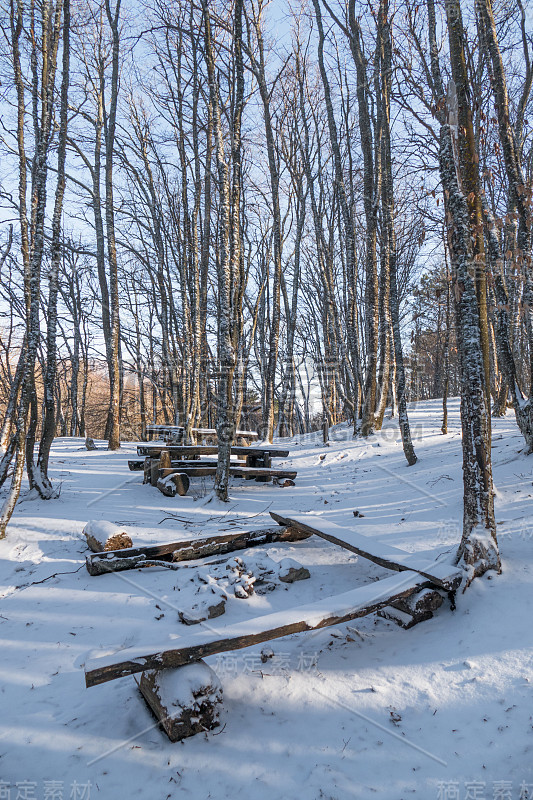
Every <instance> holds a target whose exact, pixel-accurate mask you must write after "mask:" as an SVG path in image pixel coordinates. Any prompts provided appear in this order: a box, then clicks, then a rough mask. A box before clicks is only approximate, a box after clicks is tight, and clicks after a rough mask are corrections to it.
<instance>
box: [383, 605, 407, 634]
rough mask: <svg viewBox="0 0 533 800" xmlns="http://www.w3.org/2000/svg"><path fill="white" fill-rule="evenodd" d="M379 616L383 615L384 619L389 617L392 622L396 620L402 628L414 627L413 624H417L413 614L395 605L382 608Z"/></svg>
mask: <svg viewBox="0 0 533 800" xmlns="http://www.w3.org/2000/svg"><path fill="white" fill-rule="evenodd" d="M378 617H383V619H388V620H390V621H391V622H395V623H396V625H399V626H400V628H404V629H408V628H412V627H413V625H416V622H415V620H414V617H413V616H412V615H411V614H407V613H406V612H405V611H400V609H399V608H394V606H387V607H386V608H381V609H380V610H379V611H378Z"/></svg>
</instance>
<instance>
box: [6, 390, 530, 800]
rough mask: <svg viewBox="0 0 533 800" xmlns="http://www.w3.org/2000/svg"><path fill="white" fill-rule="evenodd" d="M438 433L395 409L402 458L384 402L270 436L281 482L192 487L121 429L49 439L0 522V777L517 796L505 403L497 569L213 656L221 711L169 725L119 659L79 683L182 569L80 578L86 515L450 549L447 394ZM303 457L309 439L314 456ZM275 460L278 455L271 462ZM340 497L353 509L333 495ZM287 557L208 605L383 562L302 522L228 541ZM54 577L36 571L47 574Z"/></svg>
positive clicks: (94, 786)
mask: <svg viewBox="0 0 533 800" xmlns="http://www.w3.org/2000/svg"><path fill="white" fill-rule="evenodd" d="M450 406H451V413H450V432H449V434H448V436H442V435H441V434H440V422H441V408H440V401H431V402H427V403H424V404H421V405H420V406H419V407H418V408H416V409H413V408H412V409H410V415H411V422H412V426H413V431H414V435H415V436H414V438H415V445H416V450H417V454H418V456H419V461H418V463H417V464H416V465H415V466H414V467H407V465H406V463H405V460H404V457H403V453H402V448H401V443H400V441H399V435H398V431H397V423H396V421H392V422H391V421H387V422H386V425H385V427H384V430H383V431H382V432H381V433H380V434H378V435H375V436H372V437H370V438H369V439H368V440H367V441H363V440H361V439H358V440H352V439H351V437H350V431H349V430H348V428H347V427H346V426H339V427H337V428H335V429H333V430H332V442H331V444H330V446H329V447H325V446H324V445H323V444H322V443H321V441H320V438H319V437H318V436H316V435H309V436H305V437H301V438H300V437H296V438H294V439H290V440H284V443H286V444H287V445H289V446H290V449H291V458H290V459H288V460H287V461H286V462H284V463H285V464H286V465H287V466H289V465H291V466H293V467H295V468H296V469H297V470H298V478H297V481H296V486H295V487H293V488H285V489H283V488H280V487H277V486H273V485H271V484H258V483H255V482H245V481H240V480H236V481H234V482H233V486H232V489H231V502H230V503H229V504H228V505H226V504H220V503H218V502H217V501H212V502H210V503H206V498H207V497H208V492H209V490H210V488H211V486H212V479H205V480H204V481H202V480H200V479H193V480H192V483H191V489H192V492H191V493H190V494H189V495H188V496H187V497H175V498H165V497H164V496H163V495H162V494H161V493H160V492H159V491H158V490H157V489H155V488H153V487H151V486H142V485H141V482H142V474H140V473H130V472H129V471H128V466H127V459H128V457H130V458H131V457H132V454H134V453H135V447H134V445H130V446H124V447H123V449H122V450H121V452H119V453H109V452H107V451H106V450H105V449H103V445H102V443H101V447H102V449H99V450H97V451H95V452H88V451H86V450H85V448H84V447H83V441H82V440H79V439H58V440H56V442H55V444H54V449H53V456H52V468H51V474H52V476H53V478H54V479H55V481H56V482H58V483H59V482H60V483H61V495H60V498H59V499H58V500H55V501H49V502H44V501H38V500H30V499H26V500H24V499H23V500H22V501H21V502H20V503H19V505H18V508H17V511H16V513H15V516H14V518H13V521H12V524H11V526H10V529H9V531H8V537H7V539H6V540H5V541H3V542H0V597H1V598H2V602H1V604H0V644H1V653H2V656H1V661H0V679H1V680H0V700H1V706H0V708H1V713H0V798H2V799H3V800H24V798H27V800H30V799H31V800H34V799H35V800H63V798H65V800H66V799H67V798H74V800H81V799H82V798H84V800H90V798H93V800H94V798H102V800H122V798H124V799H125V798H134V797H140V798H143V799H144V798H146V799H147V800H166V798H170V797H191V798H198V800H204V798H216V799H217V800H219V799H220V800H221V799H222V798H235V797H237V796H239V795H244V794H245V795H246V796H250V797H253V798H254V800H263V798H265V799H266V798H268V800H272V798H283V799H285V798H290V799H291V800H292V798H294V799H295V800H296V798H298V799H299V798H305V799H306V800H308V799H309V800H314V798H317V799H318V798H328V799H329V798H331V799H333V798H335V799H336V800H343V799H344V798H361V799H363V798H364V800H368V798H371V797H379V798H380V799H381V800H405V799H406V798H410V797H417V798H423V800H433V799H434V800H438V799H440V800H458V798H460V799H461V800H469V798H470V800H484V799H485V798H490V799H491V800H497V799H498V798H499V800H518V798H521V800H525V798H529V797H533V669H532V668H533V648H532V631H533V623H532V620H533V516H532V511H533V501H532V496H533V456H526V455H525V454H524V452H523V439H522V438H521V436H520V434H519V433H518V430H517V428H516V424H515V421H514V415H513V414H512V412H509V413H508V415H507V418H505V419H503V420H494V430H493V439H494V445H493V461H494V475H495V484H496V489H497V497H496V519H497V521H498V532H499V541H500V548H501V552H502V559H503V574H502V575H500V576H496V575H494V574H489V575H487V576H485V578H483V579H479V580H476V581H474V583H473V584H472V586H471V587H470V589H469V590H468V591H467V592H466V594H464V595H461V596H459V597H458V600H457V610H456V611H455V612H451V611H450V608H449V604H448V603H445V604H444V605H443V606H442V607H441V609H440V610H439V611H438V612H436V614H435V617H434V618H433V619H432V620H429V621H428V622H424V623H421V624H420V625H418V626H416V627H414V628H413V629H412V630H408V631H405V630H402V629H400V628H397V627H396V626H395V625H394V624H393V623H392V622H389V621H386V620H384V619H382V618H379V617H377V616H375V615H373V616H370V617H366V618H364V619H361V620H356V621H355V622H354V623H353V624H347V625H342V626H339V627H337V628H327V629H324V630H322V631H318V632H315V633H312V634H310V633H307V634H305V633H304V634H298V635H294V636H290V637H287V638H285V639H281V640H275V641H273V642H270V643H269V646H270V647H271V648H272V651H273V653H274V655H273V657H272V658H270V659H269V660H268V661H267V662H266V663H264V664H263V663H262V662H261V660H260V657H259V656H260V651H261V647H255V648H250V649H249V650H244V651H238V652H233V653H231V654H228V655H220V656H213V657H211V658H209V659H208V663H209V664H210V665H211V666H212V667H213V668H214V669H215V671H216V672H217V674H218V675H219V677H220V679H221V682H222V684H223V687H224V702H223V706H222V711H221V726H220V727H219V728H218V729H217V730H216V731H213V732H212V733H209V734H206V735H205V736H196V737H193V738H191V739H188V740H185V741H184V742H182V743H178V744H170V742H169V741H168V739H167V738H166V737H165V735H164V734H163V733H161V732H160V730H159V729H158V727H157V726H155V725H154V720H153V718H152V716H151V714H150V712H149V711H148V709H147V707H146V706H145V704H144V701H143V699H142V698H141V696H140V693H139V691H138V689H137V686H136V683H135V680H134V678H133V677H131V676H130V677H126V678H122V679H120V680H117V681H113V682H110V683H106V684H103V685H100V686H96V687H94V688H91V689H86V688H85V682H84V674H83V665H84V663H85V661H86V659H87V657H88V656H89V654H91V655H93V656H94V655H95V654H98V653H99V652H102V653H104V652H106V653H109V652H114V651H119V650H120V649H123V648H126V647H131V646H135V647H137V646H142V647H144V646H146V652H149V651H150V646H151V645H154V644H156V643H157V645H160V644H161V642H162V641H168V642H169V645H170V644H172V643H176V642H177V641H179V637H180V635H183V633H184V632H187V633H189V632H191V631H192V630H196V629H197V628H190V627H185V626H184V625H183V624H182V623H181V622H180V620H179V611H181V610H183V609H184V608H189V607H190V606H191V603H192V602H194V601H195V599H197V595H196V594H195V592H196V590H197V588H198V583H197V577H196V576H197V570H195V568H194V566H192V567H191V566H184V567H183V571H180V572H172V571H170V570H163V569H150V570H144V571H134V572H125V573H120V574H114V575H104V576H101V577H94V578H92V577H90V576H89V575H88V573H87V572H86V569H85V566H84V563H85V562H84V559H85V555H86V552H87V548H86V545H85V540H84V539H83V538H82V536H81V531H82V529H83V527H84V525H85V524H86V523H87V521H88V520H91V519H94V520H108V521H111V522H115V523H120V525H121V526H126V527H127V529H128V531H129V533H130V535H131V536H132V539H133V541H134V544H140V543H145V542H146V543H148V542H164V541H173V540H176V539H184V538H187V537H190V538H191V539H193V538H195V537H198V536H200V535H207V534H209V533H213V534H214V533H218V532H219V531H228V530H229V531H232V530H234V531H235V530H239V529H246V528H261V527H267V526H270V524H271V521H270V517H269V514H268V512H269V511H270V510H275V511H278V512H280V513H283V512H284V511H294V512H307V511H310V512H313V513H314V514H318V515H324V517H325V518H327V519H330V520H332V521H333V522H337V523H338V524H340V525H345V526H346V525H353V526H354V528H355V529H356V530H357V531H359V532H360V533H363V534H365V535H368V536H372V537H376V539H377V540H379V541H381V542H388V543H390V544H394V545H396V546H398V547H400V548H403V549H405V550H408V551H410V552H415V551H422V550H428V549H429V550H433V551H434V554H435V555H438V554H440V553H442V552H445V551H452V550H453V548H454V546H455V545H456V543H457V542H458V540H459V535H460V523H461V515H462V501H461V497H462V486H461V443H460V426H459V410H458V408H459V405H458V401H455V400H454V401H452V402H451V404H450ZM324 456H325V457H324ZM277 463H279V462H277ZM355 510H357V511H359V512H360V514H361V515H363V516H360V517H358V518H354V516H353V511H355ZM267 554H268V556H269V557H270V558H271V559H273V560H274V561H276V562H279V561H281V560H282V559H283V558H287V557H288V558H293V559H295V560H296V561H298V562H299V563H300V564H303V565H305V566H306V567H307V568H308V569H309V571H310V573H311V578H310V579H309V580H304V581H300V582H297V583H294V584H288V585H286V584H283V583H279V582H276V585H275V589H274V590H273V591H270V592H266V593H264V594H259V593H254V594H252V595H251V596H250V597H248V598H247V599H244V598H237V597H230V599H229V600H228V601H227V604H226V613H225V615H224V616H222V617H220V618H217V619H216V620H213V621H210V623H209V624H210V625H213V626H215V625H219V624H220V625H224V624H227V623H229V622H235V621H238V620H241V619H246V618H251V617H254V616H258V615H261V614H266V613H269V612H271V611H279V610H282V609H284V608H289V607H291V606H295V605H302V604H304V603H307V602H311V601H312V600H314V599H317V598H320V597H324V596H327V595H333V594H338V593H340V592H345V591H348V590H349V589H351V588H354V587H356V586H359V585H363V584H365V583H368V582H370V581H372V580H375V579H376V578H379V577H385V576H387V575H390V574H391V573H388V572H387V571H386V570H383V569H381V568H379V567H377V566H375V565H373V564H370V563H369V562H367V561H365V560H363V559H361V558H357V557H356V556H355V555H352V554H350V553H349V552H347V551H343V550H341V549H340V548H338V547H335V546H334V545H333V544H330V543H328V542H325V541H323V540H320V539H318V538H317V537H312V538H311V539H309V540H307V541H304V542H301V543H294V544H276V545H271V546H269V547H266V548H255V549H254V550H250V551H244V552H239V553H236V554H234V555H239V556H240V557H242V559H243V561H244V562H245V563H246V564H247V566H248V565H252V567H254V566H257V563H258V561H260V560H261V558H265V556H266V555H267ZM50 576H55V577H50Z"/></svg>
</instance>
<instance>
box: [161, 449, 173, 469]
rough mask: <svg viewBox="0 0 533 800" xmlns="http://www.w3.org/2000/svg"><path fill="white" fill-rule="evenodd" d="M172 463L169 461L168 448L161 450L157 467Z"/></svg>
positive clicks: (162, 467) (168, 465)
mask: <svg viewBox="0 0 533 800" xmlns="http://www.w3.org/2000/svg"><path fill="white" fill-rule="evenodd" d="M171 466H172V464H171V462H170V453H169V452H168V450H163V451H162V452H161V455H160V457H159V469H165V468H168V467H171Z"/></svg>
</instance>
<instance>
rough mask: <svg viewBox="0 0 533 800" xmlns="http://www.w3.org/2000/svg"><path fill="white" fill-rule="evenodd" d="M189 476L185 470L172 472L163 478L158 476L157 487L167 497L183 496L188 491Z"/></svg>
mask: <svg viewBox="0 0 533 800" xmlns="http://www.w3.org/2000/svg"><path fill="white" fill-rule="evenodd" d="M189 486H190V481H189V476H188V475H187V474H186V473H185V472H173V473H171V474H170V475H167V476H166V477H165V478H163V477H160V478H159V480H158V481H157V488H158V489H159V491H160V492H162V493H163V494H164V495H166V496H167V497H175V496H176V494H179V495H180V497H185V495H186V494H187V492H188V491H189Z"/></svg>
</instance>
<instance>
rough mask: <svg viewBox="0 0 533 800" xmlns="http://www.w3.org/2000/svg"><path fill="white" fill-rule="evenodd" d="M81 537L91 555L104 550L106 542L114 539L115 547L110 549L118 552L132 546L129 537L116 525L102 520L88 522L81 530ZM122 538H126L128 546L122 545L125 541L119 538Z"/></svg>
mask: <svg viewBox="0 0 533 800" xmlns="http://www.w3.org/2000/svg"><path fill="white" fill-rule="evenodd" d="M83 535H84V536H85V539H86V541H87V544H88V546H89V549H90V550H92V551H93V553H101V552H102V551H103V550H105V549H106V544H107V542H108V541H109V540H110V539H114V538H115V537H118V538H117V546H116V547H114V548H111V549H114V550H120V549H121V548H123V547H131V546H132V541H131V539H130V537H129V536H128V535H127V534H126V533H125V532H124V531H123V530H122V529H121V528H120V527H119V526H118V525H115V524H114V523H113V522H108V521H107V520H103V519H101V520H95V519H91V520H89V522H87V524H86V525H85V527H84V529H83ZM122 536H126V537H127V539H128V540H129V544H124V542H125V541H126V540H125V539H122V538H120V537H122ZM107 549H109V548H107Z"/></svg>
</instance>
